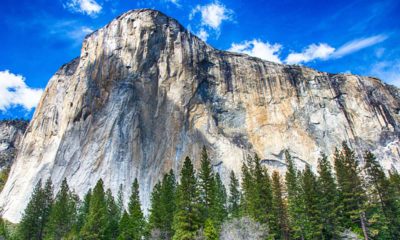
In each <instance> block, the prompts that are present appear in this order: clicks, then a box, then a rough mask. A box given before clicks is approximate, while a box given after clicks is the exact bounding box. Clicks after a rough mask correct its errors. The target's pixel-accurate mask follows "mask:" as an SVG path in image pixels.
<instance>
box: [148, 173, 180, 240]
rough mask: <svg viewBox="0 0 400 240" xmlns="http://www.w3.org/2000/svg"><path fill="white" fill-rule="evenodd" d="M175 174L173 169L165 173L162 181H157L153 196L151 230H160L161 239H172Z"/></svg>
mask: <svg viewBox="0 0 400 240" xmlns="http://www.w3.org/2000/svg"><path fill="white" fill-rule="evenodd" d="M175 192H176V182H175V175H174V173H173V171H172V170H171V171H170V172H169V173H168V174H166V175H164V177H163V180H162V182H161V183H160V182H159V183H157V184H156V185H155V186H154V188H153V192H152V196H151V208H150V216H149V227H150V232H151V231H155V230H158V231H160V238H161V239H170V238H171V237H172V236H173V229H172V222H173V218H174V212H175V208H176V206H175Z"/></svg>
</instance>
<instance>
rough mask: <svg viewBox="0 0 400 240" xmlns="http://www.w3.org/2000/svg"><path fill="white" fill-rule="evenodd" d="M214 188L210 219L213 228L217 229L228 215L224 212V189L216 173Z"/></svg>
mask: <svg viewBox="0 0 400 240" xmlns="http://www.w3.org/2000/svg"><path fill="white" fill-rule="evenodd" d="M214 188H215V189H214V199H213V203H212V205H211V206H212V209H211V210H212V212H211V213H210V219H211V220H212V222H213V223H214V226H215V227H217V229H219V227H220V226H221V225H222V222H223V221H224V220H225V218H226V217H227V215H228V213H227V210H226V198H227V196H226V189H225V186H224V184H223V183H222V181H221V177H220V176H219V174H218V173H216V174H215V177H214Z"/></svg>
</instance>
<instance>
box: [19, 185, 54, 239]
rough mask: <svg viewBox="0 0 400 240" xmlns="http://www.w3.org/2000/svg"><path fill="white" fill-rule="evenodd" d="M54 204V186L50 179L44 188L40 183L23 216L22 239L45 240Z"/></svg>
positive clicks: (20, 234)
mask: <svg viewBox="0 0 400 240" xmlns="http://www.w3.org/2000/svg"><path fill="white" fill-rule="evenodd" d="M52 204H53V186H52V183H51V180H50V178H49V179H48V180H47V181H46V184H45V186H44V188H42V187H41V181H39V182H38V183H37V184H36V186H35V189H34V190H33V193H32V196H31V199H30V201H29V203H28V206H27V207H26V209H25V212H24V214H23V216H22V220H21V223H20V225H19V231H18V234H19V236H20V237H21V238H22V239H43V237H44V228H45V225H46V224H47V221H48V219H49V215H50V211H51V207H52Z"/></svg>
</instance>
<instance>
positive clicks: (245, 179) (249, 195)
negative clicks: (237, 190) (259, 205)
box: [240, 156, 255, 216]
mask: <svg viewBox="0 0 400 240" xmlns="http://www.w3.org/2000/svg"><path fill="white" fill-rule="evenodd" d="M252 164H253V161H252V158H251V157H250V156H248V157H247V162H245V163H243V165H242V190H243V195H242V196H241V200H240V204H241V208H240V209H241V211H242V214H243V215H247V216H252V209H254V208H255V207H254V201H253V196H254V195H255V187H254V185H255V184H254V176H253V169H254V168H253V166H252Z"/></svg>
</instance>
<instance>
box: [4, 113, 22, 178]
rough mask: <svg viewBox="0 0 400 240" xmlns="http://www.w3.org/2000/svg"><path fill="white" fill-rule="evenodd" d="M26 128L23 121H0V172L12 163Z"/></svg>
mask: <svg viewBox="0 0 400 240" xmlns="http://www.w3.org/2000/svg"><path fill="white" fill-rule="evenodd" d="M27 126H28V122H27V121H24V120H1V121H0V170H3V169H5V168H8V167H10V166H11V164H12V163H13V160H14V158H15V156H16V154H17V150H18V148H19V145H20V143H21V140H22V137H23V136H24V132H25V129H26V127H27Z"/></svg>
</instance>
